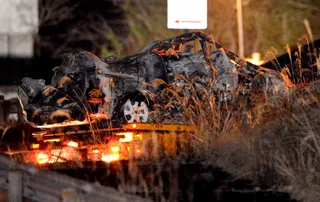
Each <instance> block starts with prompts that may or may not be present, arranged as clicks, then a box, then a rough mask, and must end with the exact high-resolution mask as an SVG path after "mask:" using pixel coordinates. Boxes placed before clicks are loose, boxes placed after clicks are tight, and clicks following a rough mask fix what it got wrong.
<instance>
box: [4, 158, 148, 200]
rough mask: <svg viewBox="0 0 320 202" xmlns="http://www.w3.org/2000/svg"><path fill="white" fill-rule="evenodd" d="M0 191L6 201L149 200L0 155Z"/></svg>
mask: <svg viewBox="0 0 320 202" xmlns="http://www.w3.org/2000/svg"><path fill="white" fill-rule="evenodd" d="M0 189H2V190H4V191H7V192H8V201H9V202H22V201H23V199H29V200H31V201H39V202H42V201H48V202H49V201H52V202H55V201H57V202H61V201H62V202H87V201H88V202H89V201H94V202H100V201H101V202H102V201H103V202H105V201H108V202H112V201H114V202H125V201H130V202H135V201H137V202H140V201H149V200H148V199H145V198H141V197H138V196H135V195H130V194H126V193H122V192H119V191H117V190H116V189H114V188H111V187H104V186H101V185H97V184H93V183H89V182H86V181H83V180H79V179H75V178H72V177H69V176H66V175H63V174H60V173H56V172H53V171H50V170H47V169H41V168H37V167H34V166H32V165H28V164H20V163H17V162H16V161H14V160H12V159H10V158H9V157H8V156H5V155H3V154H0Z"/></svg>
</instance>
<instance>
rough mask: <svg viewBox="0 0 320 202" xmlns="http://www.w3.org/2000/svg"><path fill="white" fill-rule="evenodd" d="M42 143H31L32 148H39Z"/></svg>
mask: <svg viewBox="0 0 320 202" xmlns="http://www.w3.org/2000/svg"><path fill="white" fill-rule="evenodd" d="M39 147H40V144H31V149H39Z"/></svg>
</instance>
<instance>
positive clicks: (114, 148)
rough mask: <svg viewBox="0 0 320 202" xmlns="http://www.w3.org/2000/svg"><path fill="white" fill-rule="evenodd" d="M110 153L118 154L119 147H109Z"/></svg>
mask: <svg viewBox="0 0 320 202" xmlns="http://www.w3.org/2000/svg"><path fill="white" fill-rule="evenodd" d="M111 151H112V153H119V151H120V147H111Z"/></svg>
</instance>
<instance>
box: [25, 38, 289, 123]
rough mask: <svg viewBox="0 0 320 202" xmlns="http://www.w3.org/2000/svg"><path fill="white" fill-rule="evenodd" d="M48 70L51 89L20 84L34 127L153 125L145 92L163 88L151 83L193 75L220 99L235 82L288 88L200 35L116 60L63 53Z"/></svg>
mask: <svg viewBox="0 0 320 202" xmlns="http://www.w3.org/2000/svg"><path fill="white" fill-rule="evenodd" d="M195 40H198V41H199V42H200V44H201V50H200V51H199V52H191V51H190V45H188V42H191V41H195ZM210 49H214V50H213V51H210ZM53 71H54V76H53V78H52V81H51V84H50V85H45V82H44V81H43V80H34V79H31V78H23V79H22V80H21V81H20V83H19V96H20V99H21V102H22V104H23V107H24V110H25V112H26V114H27V120H28V121H31V122H34V123H36V124H38V125H42V124H49V123H55V122H63V121H65V120H84V119H86V117H88V116H90V117H91V118H94V119H101V118H103V119H107V120H110V119H111V120H113V122H114V123H117V124H121V123H131V122H152V117H151V116H149V114H150V111H151V110H152V108H153V105H152V104H153V100H151V99H148V96H147V94H148V93H147V92H151V93H153V94H157V92H159V91H161V89H162V86H161V85H158V86H156V87H154V86H153V85H152V82H153V81H155V80H161V81H163V83H171V84H176V85H183V81H182V80H181V79H178V78H177V77H176V75H183V76H184V78H185V79H187V80H188V79H191V78H192V77H196V76H197V77H199V78H200V79H201V82H200V83H201V85H207V86H206V87H210V88H212V92H220V93H221V92H222V93H223V94H224V95H225V97H228V92H231V91H233V90H234V89H236V88H237V87H238V82H239V78H242V80H245V81H246V82H247V83H248V84H249V86H250V87H249V88H254V87H258V88H265V89H267V90H268V89H277V91H282V92H283V93H286V92H287V89H288V83H287V81H286V80H285V79H284V78H283V76H282V75H281V74H280V73H278V72H276V71H273V70H269V69H264V68H261V67H258V66H256V65H253V64H251V63H249V62H246V61H244V60H241V59H240V58H239V57H238V56H237V55H235V54H234V53H232V52H229V51H227V50H225V49H224V48H223V47H222V46H221V45H220V44H218V43H217V42H216V41H214V40H213V39H212V38H210V37H208V36H207V35H205V34H203V33H200V32H195V33H186V34H183V35H180V36H177V37H174V38H171V39H166V40H163V41H155V42H153V43H151V44H149V45H148V46H147V47H145V48H144V49H143V50H142V51H141V52H140V53H138V54H136V55H133V56H128V57H126V58H124V59H121V60H119V59H117V58H116V57H108V58H106V59H102V60H101V59H99V58H98V57H96V56H95V55H93V54H92V53H89V52H81V53H78V54H65V55H63V62H62V64H61V65H60V66H58V67H55V68H54V69H53ZM209 80H210V81H212V82H209ZM208 83H211V85H208ZM212 84H213V85H212ZM274 86H277V87H276V88H274Z"/></svg>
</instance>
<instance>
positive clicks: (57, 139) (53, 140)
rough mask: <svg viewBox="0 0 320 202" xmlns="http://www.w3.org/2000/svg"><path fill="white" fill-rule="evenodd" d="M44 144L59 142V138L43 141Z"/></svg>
mask: <svg viewBox="0 0 320 202" xmlns="http://www.w3.org/2000/svg"><path fill="white" fill-rule="evenodd" d="M43 141H44V142H60V138H52V139H47V140H43Z"/></svg>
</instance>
